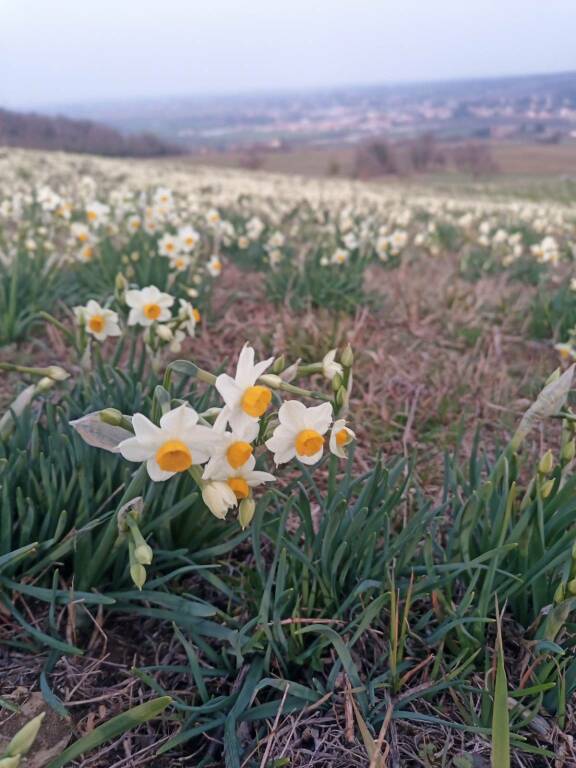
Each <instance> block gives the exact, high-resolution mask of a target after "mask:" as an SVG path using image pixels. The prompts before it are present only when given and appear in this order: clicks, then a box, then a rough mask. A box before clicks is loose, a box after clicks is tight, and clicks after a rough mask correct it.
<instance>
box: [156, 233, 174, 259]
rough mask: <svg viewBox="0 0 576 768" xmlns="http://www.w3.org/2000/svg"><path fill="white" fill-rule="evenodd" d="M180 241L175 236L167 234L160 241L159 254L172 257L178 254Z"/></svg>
mask: <svg viewBox="0 0 576 768" xmlns="http://www.w3.org/2000/svg"><path fill="white" fill-rule="evenodd" d="M178 250H179V249H178V240H177V239H176V238H175V237H174V235H170V234H169V233H166V234H165V235H162V237H161V238H160V240H159V241H158V253H159V254H160V256H168V257H170V258H171V257H172V256H175V255H176V254H177V253H178Z"/></svg>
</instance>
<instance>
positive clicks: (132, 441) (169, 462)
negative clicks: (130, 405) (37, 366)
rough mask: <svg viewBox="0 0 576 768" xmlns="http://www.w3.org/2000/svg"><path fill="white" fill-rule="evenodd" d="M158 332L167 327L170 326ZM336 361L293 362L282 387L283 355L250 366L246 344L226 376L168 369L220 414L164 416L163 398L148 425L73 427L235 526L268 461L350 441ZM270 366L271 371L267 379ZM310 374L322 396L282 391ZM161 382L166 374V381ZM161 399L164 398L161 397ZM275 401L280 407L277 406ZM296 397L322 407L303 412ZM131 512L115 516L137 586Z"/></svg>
mask: <svg viewBox="0 0 576 768" xmlns="http://www.w3.org/2000/svg"><path fill="white" fill-rule="evenodd" d="M198 319H199V318H198V317H197V315H196V313H195V311H194V307H193V306H192V305H191V304H189V303H188V302H185V301H181V303H180V310H179V314H178V317H177V319H176V321H175V322H178V323H179V324H184V325H189V326H190V327H189V328H188V331H189V332H192V331H193V330H194V328H195V323H196V322H197V321H198ZM162 327H170V323H169V322H168V323H166V324H164V325H163V326H162ZM336 355H337V352H336V350H333V351H332V352H330V353H329V354H328V356H327V357H325V358H324V359H323V360H322V361H320V362H318V363H311V364H308V365H300V364H299V362H298V364H296V367H295V368H294V371H293V373H291V375H290V379H291V381H290V382H287V381H286V380H285V379H284V378H283V377H282V374H284V373H285V371H286V370H287V368H286V361H285V359H284V357H283V356H281V357H280V358H277V359H276V361H274V359H273V358H268V359H266V360H263V361H260V362H256V360H255V352H254V349H253V348H252V347H251V346H250V345H249V344H245V345H244V347H243V348H242V350H241V352H240V355H239V358H238V363H237V366H236V372H235V375H234V376H230V375H228V374H226V373H223V374H220V375H219V376H215V375H213V374H211V373H210V372H208V371H203V370H202V369H200V368H198V367H197V366H195V365H193V364H192V363H188V362H187V361H177V362H175V363H174V364H173V365H174V366H175V370H177V371H180V372H181V373H184V372H187V371H188V372H189V373H190V375H193V376H195V378H196V379H197V380H198V381H199V382H203V383H205V384H208V385H210V386H214V387H215V389H216V390H217V392H218V393H219V395H220V396H221V398H222V401H223V403H222V405H221V406H220V407H216V406H215V407H213V408H210V409H209V410H208V411H206V412H204V413H202V414H199V413H198V412H197V411H196V410H195V409H194V408H192V407H191V406H190V405H189V404H188V403H186V402H184V403H182V402H180V403H179V404H178V405H176V406H175V407H172V408H170V407H169V406H168V404H167V402H169V400H168V401H167V400H166V399H164V398H162V406H161V407H160V405H159V403H158V402H156V404H155V407H154V408H153V414H158V415H160V411H163V412H162V415H161V416H160V418H159V421H158V423H156V421H155V420H152V419H150V418H149V417H148V416H147V415H145V414H143V413H136V414H134V415H133V416H125V415H124V414H122V413H121V412H120V411H118V410H117V409H115V408H114V407H110V408H106V409H104V410H102V411H100V412H97V413H96V414H88V415H87V416H85V417H82V419H79V420H78V421H76V422H74V423H73V425H74V427H75V428H76V430H77V431H78V433H79V434H80V435H81V436H82V437H83V438H84V439H85V440H86V441H87V442H88V443H89V444H91V445H94V446H95V447H100V448H105V449H107V450H110V451H113V452H114V453H118V454H120V455H121V456H122V457H123V458H125V459H127V460H128V461H132V462H140V463H145V465H146V470H147V473H148V476H149V478H150V479H151V480H152V481H153V482H166V481H169V480H170V479H171V478H172V477H174V476H175V475H179V474H182V473H188V474H189V475H190V476H191V477H192V479H193V480H194V482H195V483H196V484H197V486H198V487H199V489H200V491H201V494H202V499H203V501H204V503H205V505H206V507H207V508H208V509H209V511H210V512H211V513H212V514H213V515H214V516H215V517H217V518H219V519H222V520H223V519H225V518H226V517H227V515H228V512H229V511H230V510H233V509H236V510H237V513H238V521H239V523H240V525H241V527H243V528H245V527H247V526H248V525H249V524H250V522H251V520H252V519H253V516H254V513H255V509H256V499H255V494H257V493H258V488H260V487H261V486H263V485H265V484H269V483H273V482H275V481H276V480H277V478H276V476H275V475H274V474H272V473H271V472H269V471H267V463H268V464H269V462H270V459H272V461H273V462H274V464H275V465H276V466H277V467H278V466H281V465H283V464H286V463H288V462H290V461H292V460H294V459H295V460H297V461H299V462H301V463H302V464H306V465H309V466H312V465H315V464H317V463H319V462H320V461H321V460H322V457H323V456H324V454H325V451H326V450H328V451H329V452H330V453H331V454H332V456H333V459H345V458H347V457H348V455H349V448H350V445H351V444H352V442H353V441H354V439H355V434H354V432H353V431H352V429H351V428H350V427H349V426H348V425H347V422H346V419H345V418H344V417H343V415H342V413H341V411H342V408H341V406H342V403H341V402H339V399H338V395H339V393H341V392H342V391H343V389H344V388H346V399H347V398H348V394H349V387H350V386H351V368H352V363H353V356H352V352H351V350H349V349H345V350H344V353H343V355H342V356H341V359H340V361H338V360H336ZM290 367H291V366H288V368H290ZM270 368H272V371H274V372H273V373H267V371H268V369H270ZM317 374H323V376H324V377H325V378H326V379H329V381H330V382H331V387H330V388H331V390H332V392H331V393H330V394H328V393H323V392H318V391H316V390H313V389H304V388H302V387H300V386H297V385H296V384H295V383H292V382H293V381H295V380H296V379H297V378H300V377H302V376H306V375H310V376H315V375H317ZM170 380H171V376H170V375H168V377H167V379H166V381H167V382H169V381H170ZM344 382H346V384H345V383H344ZM164 393H165V396H168V393H167V392H166V390H164ZM285 396H289V399H286V400H283V399H282V398H283V397H285ZM297 398H298V399H297ZM302 399H311V400H313V401H314V400H316V401H318V400H321V401H322V402H321V403H320V404H319V405H306V404H305V403H304V402H302ZM154 418H156V417H155V416H154ZM333 466H334V465H332V467H333ZM331 472H333V468H331ZM135 509H136V512H135V511H134V510H135ZM139 514H140V513H138V508H135V507H134V505H133V506H132V507H131V508H130V511H129V512H128V513H126V514H123V515H122V518H121V520H122V529H121V530H122V535H123V536H124V537H126V538H127V539H128V549H129V557H130V572H131V575H132V579H133V581H134V583H135V584H136V585H137V586H138V587H139V588H142V586H143V584H144V583H145V580H146V567H147V566H149V565H150V563H151V562H152V549H151V547H150V545H149V544H148V543H147V542H146V541H144V539H143V537H142V535H141V533H140V530H139V528H138V521H139Z"/></svg>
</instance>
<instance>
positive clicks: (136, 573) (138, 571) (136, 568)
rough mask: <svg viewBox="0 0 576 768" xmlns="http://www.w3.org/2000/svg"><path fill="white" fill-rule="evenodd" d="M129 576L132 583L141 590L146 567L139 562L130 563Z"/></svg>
mask: <svg viewBox="0 0 576 768" xmlns="http://www.w3.org/2000/svg"><path fill="white" fill-rule="evenodd" d="M130 576H131V578H132V581H133V582H134V584H135V585H136V586H137V587H138V589H139V590H140V591H142V587H143V586H144V584H146V568H144V566H143V565H140V563H132V565H131V566H130Z"/></svg>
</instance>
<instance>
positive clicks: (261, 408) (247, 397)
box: [242, 385, 272, 418]
mask: <svg viewBox="0 0 576 768" xmlns="http://www.w3.org/2000/svg"><path fill="white" fill-rule="evenodd" d="M271 402H272V392H271V391H270V390H269V389H268V387H262V386H258V385H257V386H255V387H248V389H247V390H246V391H245V392H244V394H243V395H242V410H243V411H244V413H247V414H248V416H254V417H255V418H260V416H262V414H263V413H265V412H266V410H267V408H268V406H269V405H270V403H271Z"/></svg>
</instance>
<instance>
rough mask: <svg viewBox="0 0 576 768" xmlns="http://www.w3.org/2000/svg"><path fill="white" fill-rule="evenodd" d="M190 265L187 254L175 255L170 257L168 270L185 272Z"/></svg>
mask: <svg viewBox="0 0 576 768" xmlns="http://www.w3.org/2000/svg"><path fill="white" fill-rule="evenodd" d="M190 264H191V260H190V256H189V255H188V254H187V253H177V254H175V255H174V256H171V257H170V269H175V270H176V272H185V271H186V270H187V269H188V267H189V266H190Z"/></svg>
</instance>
